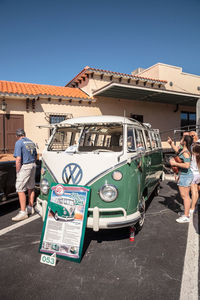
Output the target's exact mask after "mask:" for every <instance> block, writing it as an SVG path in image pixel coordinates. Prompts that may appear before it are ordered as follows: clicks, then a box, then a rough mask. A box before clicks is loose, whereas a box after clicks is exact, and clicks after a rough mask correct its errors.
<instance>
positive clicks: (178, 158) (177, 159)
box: [172, 155, 183, 174]
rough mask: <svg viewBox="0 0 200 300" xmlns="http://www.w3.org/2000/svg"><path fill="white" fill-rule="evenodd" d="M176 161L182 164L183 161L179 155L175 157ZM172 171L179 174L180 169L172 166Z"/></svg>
mask: <svg viewBox="0 0 200 300" xmlns="http://www.w3.org/2000/svg"><path fill="white" fill-rule="evenodd" d="M174 160H175V161H176V162H177V163H182V162H183V160H182V159H181V158H180V157H179V156H178V155H177V156H175V157H174ZM172 170H173V172H174V173H175V174H178V171H179V167H177V166H172Z"/></svg>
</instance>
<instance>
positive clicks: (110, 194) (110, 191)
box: [99, 184, 118, 202]
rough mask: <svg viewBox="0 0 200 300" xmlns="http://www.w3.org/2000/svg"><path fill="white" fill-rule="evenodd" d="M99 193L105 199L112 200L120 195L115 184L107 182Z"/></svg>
mask: <svg viewBox="0 0 200 300" xmlns="http://www.w3.org/2000/svg"><path fill="white" fill-rule="evenodd" d="M99 195H100V197H101V199H102V200H103V201H106V202H112V201H114V200H115V199H116V198H117V196H118V190H117V188H116V187H115V186H114V185H111V184H105V185H104V186H102V187H101V188H100V190H99Z"/></svg>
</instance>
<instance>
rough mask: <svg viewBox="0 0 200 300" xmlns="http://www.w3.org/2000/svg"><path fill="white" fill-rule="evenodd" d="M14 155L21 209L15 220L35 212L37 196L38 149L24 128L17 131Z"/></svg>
mask: <svg viewBox="0 0 200 300" xmlns="http://www.w3.org/2000/svg"><path fill="white" fill-rule="evenodd" d="M16 137H17V139H18V140H17V142H16V143H15V150H14V157H15V158H16V191H17V193H18V196H19V203H20V209H21V210H20V211H19V213H18V214H17V215H16V216H15V217H14V218H12V220H13V221H21V220H24V219H27V218H28V215H29V214H33V213H34V208H33V202H34V198H35V191H34V187H35V172H36V164H35V162H36V159H37V151H36V146H35V144H34V143H33V142H32V141H31V140H30V139H28V138H27V137H26V134H25V132H24V130H23V129H21V128H20V129H17V131H16ZM27 190H28V198H29V203H28V206H27V207H26V194H25V192H26V191H27Z"/></svg>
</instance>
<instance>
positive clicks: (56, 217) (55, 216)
mask: <svg viewBox="0 0 200 300" xmlns="http://www.w3.org/2000/svg"><path fill="white" fill-rule="evenodd" d="M54 218H55V220H56V221H58V219H59V218H58V213H57V211H56V212H55V215H54Z"/></svg>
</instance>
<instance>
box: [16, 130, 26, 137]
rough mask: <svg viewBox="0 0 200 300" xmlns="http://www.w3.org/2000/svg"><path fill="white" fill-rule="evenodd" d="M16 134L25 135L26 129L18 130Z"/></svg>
mask: <svg viewBox="0 0 200 300" xmlns="http://www.w3.org/2000/svg"><path fill="white" fill-rule="evenodd" d="M16 136H25V131H24V129H22V128H19V129H17V130H16Z"/></svg>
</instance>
